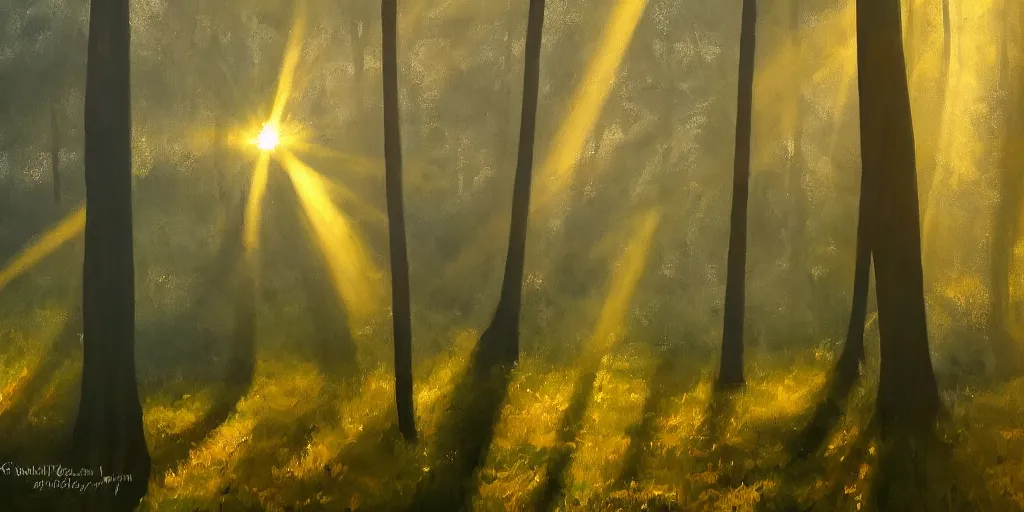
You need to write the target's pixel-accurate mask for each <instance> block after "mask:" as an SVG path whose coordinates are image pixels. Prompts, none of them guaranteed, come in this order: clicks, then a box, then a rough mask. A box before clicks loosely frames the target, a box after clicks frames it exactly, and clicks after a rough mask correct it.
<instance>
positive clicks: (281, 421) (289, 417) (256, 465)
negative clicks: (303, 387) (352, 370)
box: [216, 400, 333, 511]
mask: <svg viewBox="0 0 1024 512" xmlns="http://www.w3.org/2000/svg"><path fill="white" fill-rule="evenodd" d="M331 403H333V400H327V401H326V402H322V403H320V405H319V406H315V407H312V408H309V409H307V410H302V409H303V407H302V406H301V404H297V405H296V406H293V407H292V408H291V409H288V410H280V411H273V412H271V413H269V414H268V415H267V416H266V417H264V418H262V419H261V420H260V421H259V423H258V424H257V425H256V426H255V427H254V428H253V430H252V433H251V434H249V436H248V437H247V439H246V440H245V451H244V453H242V454H241V455H240V456H239V457H238V458H237V460H236V461H235V463H234V464H233V465H231V466H230V467H231V469H230V474H227V473H228V471H227V469H225V472H224V473H222V474H221V475H220V476H221V479H222V480H221V481H220V483H219V485H218V489H219V491H218V494H219V496H218V497H217V498H216V499H218V501H219V506H220V509H221V510H262V509H264V508H265V507H266V504H265V503H260V500H259V497H260V496H261V495H263V494H265V491H266V487H269V486H271V485H272V484H273V483H274V478H273V476H272V469H273V468H282V467H284V466H285V465H286V464H288V462H289V460H291V458H292V457H294V456H295V455H297V454H300V453H302V452H303V450H304V448H305V447H306V446H307V445H308V444H309V442H310V440H311V439H312V437H313V436H314V435H315V434H316V431H317V424H318V417H319V416H320V415H322V414H323V413H324V412H325V411H326V408H325V407H324V405H323V404H331ZM296 413H297V415H296ZM315 495H316V492H315V491H314V490H311V492H310V494H308V495H306V496H302V498H303V499H308V498H313V497H314V496H315ZM268 496H269V499H270V500H272V501H276V500H275V499H274V498H275V496H274V495H273V494H270V495H268ZM288 506H289V505H286V506H285V510H289V508H288ZM301 509H302V510H324V511H326V510H331V508H329V507H324V506H323V505H319V504H318V503H316V501H315V500H310V502H309V503H306V504H304V505H303V506H302V507H301Z"/></svg>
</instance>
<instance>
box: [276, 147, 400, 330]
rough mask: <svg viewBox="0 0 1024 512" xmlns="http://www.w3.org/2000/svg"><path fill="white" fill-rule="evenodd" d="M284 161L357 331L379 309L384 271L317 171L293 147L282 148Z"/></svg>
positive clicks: (338, 291) (332, 279) (335, 285)
mask: <svg viewBox="0 0 1024 512" xmlns="http://www.w3.org/2000/svg"><path fill="white" fill-rule="evenodd" d="M281 162H282V164H283V165H284V168H285V170H286V171H287V172H288V175H289V176H290V177H291V180H292V185H293V186H294V187H295V192H296V193H297V194H298V196H299V202H300V203H301V204H302V208H303V210H304V211H305V212H306V217H307V218H308V219H309V223H310V226H311V227H312V229H313V234H314V236H315V238H316V243H317V246H318V247H319V248H320V253H321V254H322V255H323V257H324V261H325V262H326V264H327V267H328V269H329V272H330V276H331V282H332V284H334V289H335V292H336V293H337V294H338V299H339V300H340V302H341V303H342V304H344V305H345V309H346V310H347V311H348V313H349V317H348V318H349V321H350V323H351V326H352V331H353V334H354V333H355V332H356V331H358V330H359V329H360V327H361V326H362V325H363V324H364V323H365V322H366V321H368V320H369V319H370V317H371V316H372V315H373V313H375V312H377V311H378V310H379V307H380V302H381V297H380V296H381V293H380V286H379V284H380V283H379V279H380V277H381V272H380V270H378V269H377V268H376V266H375V265H374V263H373V261H372V259H371V258H370V253H369V251H368V250H367V249H366V246H365V244H364V243H363V241H362V238H361V237H360V236H359V234H358V233H357V232H356V230H355V227H354V226H353V225H352V222H351V221H350V219H349V218H348V217H347V216H346V215H345V214H344V213H343V212H342V211H341V210H339V209H338V208H337V207H336V206H335V205H334V203H332V202H331V199H330V196H329V195H328V194H327V189H326V186H325V184H324V182H323V180H322V179H321V178H320V177H319V176H318V175H317V173H316V172H315V171H313V170H312V169H310V168H309V167H308V166H306V164H304V163H302V162H301V161H299V159H298V158H296V157H295V155H294V154H292V153H291V152H289V151H282V153H281Z"/></svg>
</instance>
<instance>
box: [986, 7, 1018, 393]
mask: <svg viewBox="0 0 1024 512" xmlns="http://www.w3.org/2000/svg"><path fill="white" fill-rule="evenodd" d="M1004 9H1006V10H1007V12H1005V13H1004V22H1003V26H1004V28H1003V41H1002V48H1001V49H1000V60H1001V61H1002V62H1001V63H1000V69H1001V74H1000V88H1001V89H1002V91H1003V92H1004V94H1005V99H1004V108H1003V112H1005V113H1006V118H1005V119H1004V128H1003V130H1004V132H1003V140H1002V145H1003V150H1002V155H1001V158H1002V162H1001V163H1002V165H1000V172H999V184H1000V187H999V190H1000V197H999V205H998V206H997V207H996V216H995V225H994V226H993V227H992V247H991V256H990V272H989V285H990V287H991V289H992V306H991V311H992V312H991V314H990V316H989V339H990V340H991V343H992V349H993V352H994V353H995V356H996V357H995V360H996V371H997V372H998V373H999V374H1000V375H1001V376H1002V377H1005V376H1008V375H1011V374H1012V373H1013V372H1014V371H1016V370H1017V369H1019V368H1020V365H1019V363H1018V357H1019V355H1018V353H1017V351H1016V349H1015V345H1014V343H1013V340H1012V338H1011V333H1010V328H1009V325H1010V317H1009V307H1010V266H1011V264H1012V262H1013V249H1014V245H1015V244H1016V242H1017V240H1018V238H1019V237H1020V234H1021V216H1020V212H1021V211H1022V205H1024V184H1022V183H1021V174H1020V172H1021V171H1020V170H1021V169H1022V168H1024V167H1022V166H1024V148H1021V145H1020V142H1019V141H1020V139H1019V137H1020V135H1021V133H1022V132H1024V116H1022V115H1021V109H1022V108H1024V80H1022V79H1024V76H1017V77H1013V76H1012V70H1013V67H1012V64H1013V63H1012V62H1011V60H1010V51H1009V48H1008V46H1009V45H1010V43H1011V40H1010V38H1011V36H1010V30H1009V29H1008V27H1007V26H1008V25H1009V23H1010V22H1009V20H1012V19H1013V12H1011V11H1010V10H1009V7H1004ZM1018 75H1020V73H1018Z"/></svg>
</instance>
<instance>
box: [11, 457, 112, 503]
mask: <svg viewBox="0 0 1024 512" xmlns="http://www.w3.org/2000/svg"><path fill="white" fill-rule="evenodd" d="M0 475H2V476H5V477H14V478H24V479H33V480H34V481H33V482H32V489H33V490H36V491H42V490H47V489H58V490H75V491H78V492H82V493H84V492H87V491H89V490H96V489H99V488H100V487H102V486H111V485H112V486H113V487H114V494H115V495H116V494H117V493H118V491H120V489H121V483H128V482H131V481H132V475H130V474H120V475H109V474H107V475H104V474H103V466H100V467H99V471H98V472H97V471H94V470H92V469H89V468H80V469H74V468H69V467H66V466H63V465H61V464H39V465H34V466H18V465H16V464H14V463H13V462H5V463H3V464H0Z"/></svg>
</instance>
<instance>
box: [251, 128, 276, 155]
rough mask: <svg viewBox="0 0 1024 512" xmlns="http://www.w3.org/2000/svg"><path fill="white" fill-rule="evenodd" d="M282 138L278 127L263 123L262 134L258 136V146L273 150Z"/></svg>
mask: <svg viewBox="0 0 1024 512" xmlns="http://www.w3.org/2000/svg"><path fill="white" fill-rule="evenodd" d="M280 140H281V138H280V137H279V136H278V134H277V127H275V126H273V125H271V124H270V123H267V124H265V125H263V129H262V130H260V134H259V135H257V136H256V147H258V148H260V149H262V150H263V151H273V150H274V148H276V147H277V144H278V143H279V142H280Z"/></svg>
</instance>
